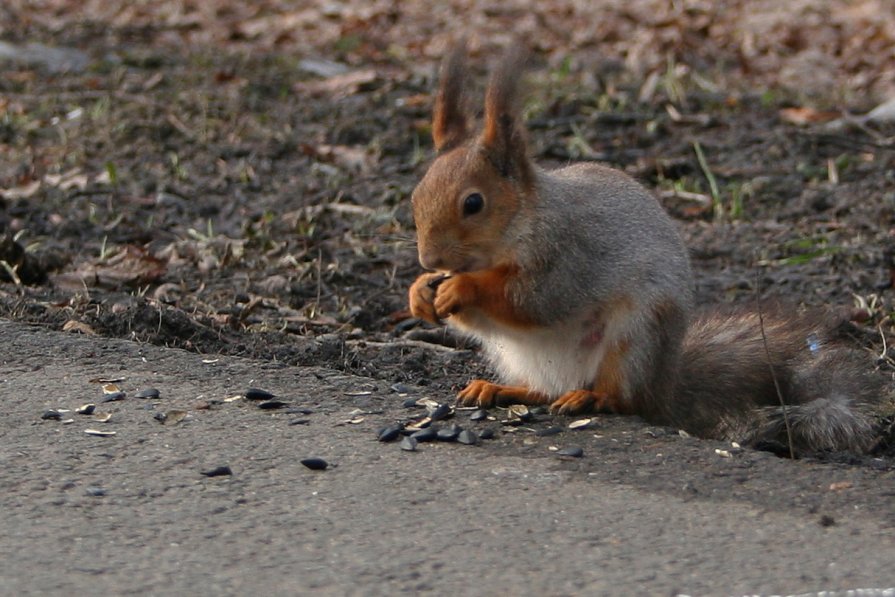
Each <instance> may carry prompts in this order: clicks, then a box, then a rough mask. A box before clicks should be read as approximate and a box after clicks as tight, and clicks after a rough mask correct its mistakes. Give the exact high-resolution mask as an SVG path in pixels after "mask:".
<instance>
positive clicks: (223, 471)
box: [202, 465, 233, 477]
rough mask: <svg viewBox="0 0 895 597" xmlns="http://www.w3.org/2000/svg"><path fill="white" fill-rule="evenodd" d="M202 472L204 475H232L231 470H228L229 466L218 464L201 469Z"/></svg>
mask: <svg viewBox="0 0 895 597" xmlns="http://www.w3.org/2000/svg"><path fill="white" fill-rule="evenodd" d="M202 474H203V475H205V476H206V477H223V476H225V475H232V474H233V471H232V470H230V467H229V466H226V465H225V466H218V467H215V468H213V469H210V470H207V471H202Z"/></svg>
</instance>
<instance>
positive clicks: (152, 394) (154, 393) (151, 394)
mask: <svg viewBox="0 0 895 597" xmlns="http://www.w3.org/2000/svg"><path fill="white" fill-rule="evenodd" d="M159 396H161V392H159V391H158V390H157V389H155V388H146V389H143V390H140V391H139V392H137V393H136V394H134V398H150V399H152V400H155V399H156V398H158V397H159Z"/></svg>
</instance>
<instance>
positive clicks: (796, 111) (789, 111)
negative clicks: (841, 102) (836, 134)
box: [780, 108, 842, 126]
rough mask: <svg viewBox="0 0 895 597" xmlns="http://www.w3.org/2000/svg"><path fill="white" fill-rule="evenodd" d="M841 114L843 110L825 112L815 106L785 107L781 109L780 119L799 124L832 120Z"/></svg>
mask: <svg viewBox="0 0 895 597" xmlns="http://www.w3.org/2000/svg"><path fill="white" fill-rule="evenodd" d="M840 116H842V113H841V112H829V111H826V112H825V111H821V110H815V109H814V108H783V109H782V110H780V120H782V121H783V122H788V123H790V124H797V125H799V126H805V125H808V124H815V123H818V122H830V121H832V120H836V119H837V118H839V117H840Z"/></svg>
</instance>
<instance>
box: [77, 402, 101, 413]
mask: <svg viewBox="0 0 895 597" xmlns="http://www.w3.org/2000/svg"><path fill="white" fill-rule="evenodd" d="M95 410H96V405H95V404H85V405H83V406H79V407H78V408H76V409H75V413H77V414H79V415H92V414H93V411H95Z"/></svg>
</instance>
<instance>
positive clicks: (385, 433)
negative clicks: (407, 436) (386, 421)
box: [376, 425, 403, 442]
mask: <svg viewBox="0 0 895 597" xmlns="http://www.w3.org/2000/svg"><path fill="white" fill-rule="evenodd" d="M402 429H403V427H401V426H400V425H389V426H388V427H383V428H382V429H380V430H379V432H378V433H377V434H376V437H377V438H378V439H379V441H381V442H393V441H395V440H396V439H398V436H399V435H401V430H402Z"/></svg>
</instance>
